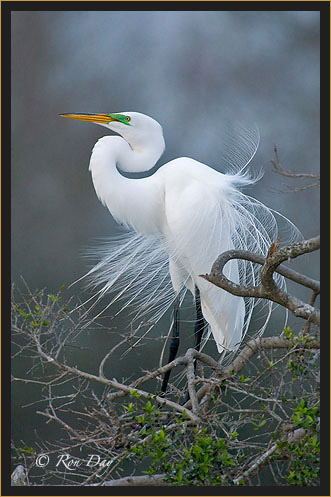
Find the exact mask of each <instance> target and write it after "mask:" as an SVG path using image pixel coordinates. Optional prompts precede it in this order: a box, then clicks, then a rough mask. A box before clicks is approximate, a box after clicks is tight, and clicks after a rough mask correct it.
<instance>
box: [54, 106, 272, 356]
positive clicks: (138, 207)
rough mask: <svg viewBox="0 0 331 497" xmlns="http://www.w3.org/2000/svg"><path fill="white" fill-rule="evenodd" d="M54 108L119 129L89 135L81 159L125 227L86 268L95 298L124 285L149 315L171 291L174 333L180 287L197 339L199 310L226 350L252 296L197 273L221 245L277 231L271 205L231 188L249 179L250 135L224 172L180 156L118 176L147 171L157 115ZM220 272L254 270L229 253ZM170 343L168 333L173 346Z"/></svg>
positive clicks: (160, 144)
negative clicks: (246, 149) (234, 166)
mask: <svg viewBox="0 0 331 497" xmlns="http://www.w3.org/2000/svg"><path fill="white" fill-rule="evenodd" d="M61 116H63V117H67V118H71V119H78V120H82V121H88V122H91V123H95V124H100V125H102V126H104V127H106V128H108V129H109V130H111V131H114V132H116V133H118V135H121V136H104V137H103V138H101V139H99V140H98V142H97V143H96V145H95V146H94V148H93V151H92V155H91V160H90V165H89V169H90V171H91V174H92V180H93V184H94V188H95V191H96V194H97V196H98V198H99V199H100V201H101V202H102V204H104V205H105V206H106V207H107V208H108V209H109V211H110V213H111V214H112V216H113V217H114V219H115V220H116V221H117V222H118V223H120V224H122V225H124V226H125V227H126V228H128V229H129V231H128V234H127V235H124V237H121V238H120V239H117V240H116V241H115V243H113V244H112V245H111V246H107V245H106V246H105V247H103V248H102V249H101V250H100V254H101V256H102V257H101V261H100V262H99V263H98V264H97V265H96V266H95V267H94V268H93V269H92V270H91V271H90V272H89V273H88V275H89V276H92V278H93V281H94V283H95V284H102V285H103V286H102V288H101V290H100V291H99V293H98V296H99V297H98V299H100V298H101V297H102V296H103V295H104V294H105V293H106V292H108V291H109V290H114V289H115V290H117V291H118V294H117V296H116V297H115V298H114V299H113V300H112V302H114V301H115V300H116V299H117V298H119V297H123V295H125V294H126V293H129V294H130V298H129V304H131V303H134V302H136V303H138V315H142V314H143V312H145V311H146V310H148V311H150V310H151V309H156V311H155V312H156V314H155V316H154V318H155V319H158V318H159V317H160V316H161V315H162V313H163V312H165V310H166V309H167V308H168V307H169V304H170V303H171V302H173V301H175V305H176V307H175V319H174V321H175V323H174V325H173V335H174V336H175V342H176V337H178V307H179V305H180V301H181V300H180V297H179V295H180V293H181V291H182V290H186V289H188V290H189V291H190V292H191V293H192V294H193V296H195V297H196V303H197V315H198V318H199V320H200V325H199V324H198V325H197V326H196V331H197V332H198V333H200V337H199V338H197V342H196V346H197V348H198V347H199V346H200V339H201V333H202V331H203V328H204V323H201V318H202V316H201V311H202V315H203V318H204V319H205V320H206V321H207V323H208V325H209V330H210V331H211V333H212V335H213V338H214V340H215V343H216V345H217V349H218V351H219V352H220V353H222V352H226V351H233V350H236V349H237V348H238V346H239V345H240V343H241V341H242V339H243V336H244V334H245V333H246V331H247V328H248V325H249V321H250V318H251V314H252V309H253V306H254V302H253V300H252V299H246V301H245V300H244V299H243V298H241V297H238V296H234V295H232V294H230V293H228V292H226V291H224V290H222V289H220V288H218V287H216V286H214V285H213V284H211V283H209V282H208V281H206V280H205V279H203V278H201V277H200V276H199V275H201V274H205V273H208V272H209V271H210V269H211V267H212V264H213V262H214V261H215V260H216V258H217V257H218V255H219V254H221V253H222V252H224V251H226V250H230V249H234V248H236V249H244V250H251V251H253V252H256V253H259V254H262V255H266V253H267V251H268V248H269V247H270V245H271V243H272V242H273V241H275V240H276V238H277V223H276V220H275V217H274V215H273V213H272V211H271V209H269V208H267V207H265V206H264V205H263V204H261V203H260V202H258V201H257V200H254V199H252V198H250V197H248V196H247V195H244V194H243V193H242V192H240V191H239V190H238V188H237V187H238V186H239V187H240V186H246V185H249V184H252V183H254V181H256V179H253V178H252V177H251V176H250V175H249V174H248V173H247V172H244V171H243V169H244V167H246V165H247V163H248V162H249V161H250V159H251V158H252V156H253V155H254V154H255V152H256V148H257V142H254V143H253V142H251V145H250V146H251V150H250V158H249V160H247V161H246V163H245V164H244V165H243V167H241V169H240V170H237V171H236V172H232V174H229V173H228V174H223V173H221V172H219V171H216V170H215V169H213V168H211V167H209V166H207V165H205V164H203V163H201V162H198V161H196V160H194V159H191V158H188V157H181V158H178V159H175V160H172V161H170V162H168V163H167V164H165V165H163V166H162V167H160V168H159V169H158V170H157V171H156V172H155V173H154V174H152V175H151V176H148V177H144V178H139V179H137V178H128V177H127V176H125V175H124V174H121V171H123V172H130V173H132V172H143V171H147V170H149V169H151V168H152V167H153V166H154V165H155V164H156V162H157V161H158V160H159V158H160V157H161V155H162V153H163V151H164V148H165V142H164V138H163V131H162V127H161V126H160V124H159V123H158V122H157V121H155V120H154V119H152V118H151V117H149V116H146V115H144V114H140V113H137V112H121V113H118V114H116V113H115V114H114V113H111V114H61ZM248 142H249V140H247V143H248ZM252 143H253V145H252ZM224 273H225V275H226V276H227V277H228V278H229V279H231V280H232V281H234V282H237V283H238V282H241V283H245V284H252V283H253V284H254V283H255V282H256V280H257V267H255V265H254V264H252V263H250V262H247V261H239V260H232V261H230V262H229V263H228V264H227V265H226V266H225V271H224ZM169 274H170V279H171V284H170V280H169ZM199 297H200V300H199ZM200 301H201V308H200ZM112 302H111V303H112ZM111 303H110V304H111ZM110 304H109V305H110ZM109 305H108V306H109ZM108 306H107V307H108ZM197 328H198V329H197ZM177 346H178V339H177V342H176V344H175V345H174V348H175V349H176V347H177ZM171 357H174V354H172V355H171V356H170V359H171Z"/></svg>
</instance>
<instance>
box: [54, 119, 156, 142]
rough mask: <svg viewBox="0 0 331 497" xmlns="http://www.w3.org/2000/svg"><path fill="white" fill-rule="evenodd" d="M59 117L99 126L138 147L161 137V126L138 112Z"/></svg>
mask: <svg viewBox="0 0 331 497" xmlns="http://www.w3.org/2000/svg"><path fill="white" fill-rule="evenodd" d="M60 116H61V117H67V118H69V119H78V120H79V121H87V122H90V123H94V124H100V125H101V126H105V127H106V128H108V129H110V130H112V131H115V132H116V133H118V134H119V135H121V136H122V137H123V138H124V139H125V140H126V141H127V142H128V143H130V144H134V145H138V146H139V144H143V143H146V142H150V141H151V140H153V139H155V138H156V137H160V136H162V139H163V132H162V127H161V125H160V124H159V123H158V122H157V121H155V119H152V118H151V117H149V116H146V115H145V114H140V113H139V112H121V113H118V114H117V113H113V114H60Z"/></svg>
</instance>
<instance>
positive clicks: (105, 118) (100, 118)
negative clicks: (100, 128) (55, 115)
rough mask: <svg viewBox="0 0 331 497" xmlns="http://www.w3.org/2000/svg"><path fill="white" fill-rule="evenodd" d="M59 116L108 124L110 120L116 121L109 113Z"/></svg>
mask: <svg viewBox="0 0 331 497" xmlns="http://www.w3.org/2000/svg"><path fill="white" fill-rule="evenodd" d="M60 116H61V117H68V118H69V119H78V120H79V121H88V122H90V123H102V124H108V123H110V122H111V121H116V119H114V118H113V117H111V116H110V115H109V114H60Z"/></svg>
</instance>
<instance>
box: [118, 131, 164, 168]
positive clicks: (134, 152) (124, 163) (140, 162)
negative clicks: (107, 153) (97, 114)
mask: <svg viewBox="0 0 331 497" xmlns="http://www.w3.org/2000/svg"><path fill="white" fill-rule="evenodd" d="M111 138H112V139H113V138H115V140H116V142H115V140H113V141H112V145H114V147H113V154H114V159H115V160H116V164H117V166H118V167H119V169H120V170H122V171H125V172H128V173H138V172H144V171H148V170H149V169H151V168H152V167H153V166H154V165H155V164H156V162H157V161H158V160H159V158H160V157H161V155H162V153H163V151H164V139H163V135H162V134H155V135H152V136H150V138H149V141H148V143H147V144H146V143H145V142H144V140H140V139H139V137H135V139H132V140H130V142H128V141H125V140H124V139H123V138H121V137H111Z"/></svg>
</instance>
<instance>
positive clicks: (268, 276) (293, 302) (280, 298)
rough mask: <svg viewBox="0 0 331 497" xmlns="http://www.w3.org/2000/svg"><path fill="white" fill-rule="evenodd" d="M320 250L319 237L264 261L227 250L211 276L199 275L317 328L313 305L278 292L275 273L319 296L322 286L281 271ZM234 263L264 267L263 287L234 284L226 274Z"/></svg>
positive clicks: (238, 251)
mask: <svg viewBox="0 0 331 497" xmlns="http://www.w3.org/2000/svg"><path fill="white" fill-rule="evenodd" d="M319 248H320V237H319V236H317V237H315V238H311V239H309V240H304V241H302V242H297V243H293V244H291V245H287V246H286V247H283V248H281V249H279V250H276V252H275V253H274V254H273V255H270V254H269V255H268V256H267V258H263V257H261V256H258V255H256V254H253V253H252V252H249V251H243V250H228V251H227V252H224V253H223V254H221V255H220V256H219V257H218V258H217V259H216V261H215V262H214V264H213V266H212V268H211V271H210V273H209V274H205V275H202V274H201V275H200V276H201V277H202V278H204V279H206V280H207V281H209V282H210V283H213V284H214V285H216V286H218V287H220V288H222V289H223V290H226V291H228V292H230V293H232V294H233V295H237V296H240V297H255V298H264V299H268V300H272V301H273V302H276V303H277V304H280V305H282V306H283V307H286V308H287V309H289V310H290V311H291V312H292V313H293V314H294V315H295V316H297V317H301V318H303V319H307V320H309V321H310V322H312V323H315V324H317V325H319V324H320V312H319V310H318V309H316V308H315V307H313V306H312V305H310V304H307V303H305V302H303V301H301V300H300V299H298V298H297V297H295V296H292V295H289V294H288V293H287V292H285V291H284V290H282V289H281V288H279V287H278V286H277V285H276V283H275V281H274V280H273V273H274V272H277V273H279V274H281V275H283V276H285V277H286V278H289V279H291V280H292V281H295V282H296V283H300V284H301V285H304V286H307V287H308V288H311V289H312V290H313V291H314V292H315V293H319V291H320V286H319V282H318V281H316V280H313V279H310V278H307V277H306V276H304V275H302V274H300V273H297V272H296V271H293V270H291V269H289V268H284V267H278V266H279V265H280V264H281V263H282V262H284V261H286V260H290V259H294V258H295V257H298V256H299V255H302V254H307V253H309V252H313V251H314V250H317V249H319ZM231 259H244V260H249V261H251V262H256V263H257V264H261V265H263V267H262V269H261V283H260V284H259V285H257V286H246V285H240V284H238V283H234V282H233V281H231V280H229V279H228V278H227V277H226V276H225V275H224V274H223V268H224V266H225V264H226V263H227V262H228V261H230V260H231Z"/></svg>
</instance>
